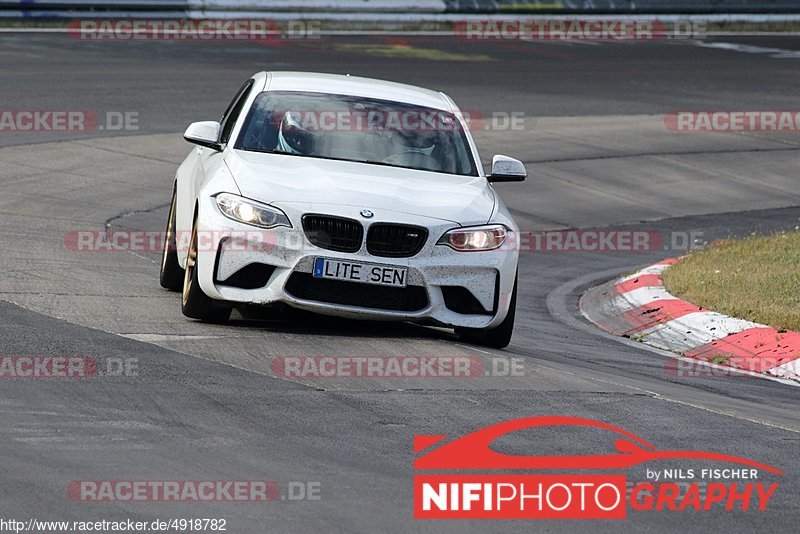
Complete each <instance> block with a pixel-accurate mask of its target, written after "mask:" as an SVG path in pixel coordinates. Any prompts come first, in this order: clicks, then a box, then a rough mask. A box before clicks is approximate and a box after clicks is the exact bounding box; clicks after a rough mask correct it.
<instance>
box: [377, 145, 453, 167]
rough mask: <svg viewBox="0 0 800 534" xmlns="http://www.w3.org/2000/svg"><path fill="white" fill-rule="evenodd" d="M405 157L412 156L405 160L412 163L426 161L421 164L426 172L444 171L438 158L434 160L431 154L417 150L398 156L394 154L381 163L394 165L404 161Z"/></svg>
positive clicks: (401, 153)
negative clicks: (416, 160)
mask: <svg viewBox="0 0 800 534" xmlns="http://www.w3.org/2000/svg"><path fill="white" fill-rule="evenodd" d="M405 156H412V157H411V158H405V159H411V160H412V161H413V159H415V158H416V159H418V160H422V161H424V163H423V162H420V167H423V168H424V169H426V170H434V171H441V170H442V166H441V164H440V163H439V160H437V159H436V158H434V157H433V156H431V155H429V154H425V153H424V152H417V151H415V150H407V151H405V152H400V153H398V154H392V155H391V156H387V157H385V158H383V159H382V160H381V161H383V162H384V163H389V164H394V163H398V162H400V161H402V160H403V159H404V157H405Z"/></svg>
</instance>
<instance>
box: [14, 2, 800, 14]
mask: <svg viewBox="0 0 800 534" xmlns="http://www.w3.org/2000/svg"><path fill="white" fill-rule="evenodd" d="M0 10H3V11H15V12H20V13H22V14H23V16H43V15H48V14H49V15H51V16H58V14H59V13H65V12H68V11H71V12H76V11H77V12H86V11H91V12H94V13H95V14H96V15H101V14H102V13H103V12H107V11H114V12H118V13H120V12H131V13H133V12H142V11H149V12H185V13H186V14H187V15H190V14H191V16H198V15H197V14H198V13H202V12H203V11H228V12H234V13H235V12H237V11H242V12H245V11H246V12H250V13H252V12H257V11H264V12H307V13H308V12H316V13H322V12H332V11H336V12H350V13H364V14H368V13H384V14H385V13H405V14H414V13H427V14H435V13H484V14H508V15H510V14H513V13H519V14H523V13H524V14H536V13H540V14H547V13H563V14H569V13H574V14H578V13H587V14H589V13H592V14H603V13H613V14H625V13H650V14H665V13H684V14H685V13H696V14H707V13H800V0H635V1H634V0H341V1H336V0H300V1H295V2H293V1H290V0H105V1H98V0H0Z"/></svg>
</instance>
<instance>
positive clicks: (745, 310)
mask: <svg viewBox="0 0 800 534" xmlns="http://www.w3.org/2000/svg"><path fill="white" fill-rule="evenodd" d="M664 285H665V286H666V288H667V290H668V291H669V292H670V293H672V294H673V295H675V296H676V297H680V298H681V299H683V300H687V301H689V302H691V303H693V304H697V305H698V306H702V307H704V308H707V309H709V310H713V311H716V312H720V313H724V314H726V315H731V316H733V317H738V318H740V319H747V320H750V321H755V322H758V323H763V324H767V325H770V326H774V327H776V328H779V329H788V330H800V232H798V231H795V232H783V233H778V234H774V235H770V236H766V237H759V236H751V237H749V238H746V239H742V240H725V241H718V242H716V243H714V244H712V245H711V247H709V248H708V249H706V250H702V251H696V252H692V253H690V254H689V255H688V256H687V257H686V258H684V259H683V260H682V261H681V262H679V263H678V264H676V265H673V266H672V267H670V268H669V269H667V270H666V271H665V272H664Z"/></svg>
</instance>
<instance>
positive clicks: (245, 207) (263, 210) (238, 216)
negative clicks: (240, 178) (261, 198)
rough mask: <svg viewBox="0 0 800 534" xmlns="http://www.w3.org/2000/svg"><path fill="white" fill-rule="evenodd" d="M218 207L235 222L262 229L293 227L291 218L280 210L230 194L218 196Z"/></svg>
mask: <svg viewBox="0 0 800 534" xmlns="http://www.w3.org/2000/svg"><path fill="white" fill-rule="evenodd" d="M217 206H219V210H220V211H221V212H222V214H223V215H225V216H226V217H228V218H229V219H233V220H234V221H239V222H243V223H245V224H252V225H253V226H259V227H261V228H274V227H276V226H288V227H289V228H291V227H292V223H290V222H289V218H288V217H287V216H286V214H285V213H283V212H282V211H281V210H279V209H278V208H273V207H272V206H267V205H266V204H261V203H260V202H256V201H255V200H249V199H247V198H242V197H239V196H236V195H231V194H230V193H222V194H219V195H217Z"/></svg>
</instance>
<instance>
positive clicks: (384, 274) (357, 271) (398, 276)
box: [314, 258, 408, 287]
mask: <svg viewBox="0 0 800 534" xmlns="http://www.w3.org/2000/svg"><path fill="white" fill-rule="evenodd" d="M314 278H333V279H335V280H346V281H348V282H360V283H362V284H375V285H379V286H393V287H406V283H407V282H408V269H407V268H406V267H393V266H391V265H378V264H376V263H361V262H355V261H344V260H333V259H330V258H316V259H315V260H314Z"/></svg>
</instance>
